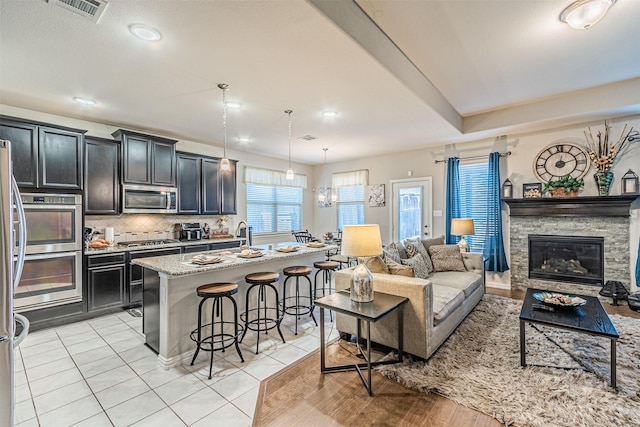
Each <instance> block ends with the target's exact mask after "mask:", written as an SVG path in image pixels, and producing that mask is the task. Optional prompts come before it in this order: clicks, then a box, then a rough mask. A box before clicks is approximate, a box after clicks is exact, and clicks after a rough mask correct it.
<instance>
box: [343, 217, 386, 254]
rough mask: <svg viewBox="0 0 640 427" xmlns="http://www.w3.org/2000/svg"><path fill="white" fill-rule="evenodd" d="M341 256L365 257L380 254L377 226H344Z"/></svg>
mask: <svg viewBox="0 0 640 427" xmlns="http://www.w3.org/2000/svg"><path fill="white" fill-rule="evenodd" d="M341 253H342V255H346V256H352V257H367V256H376V255H381V254H382V238H381V237H380V226H379V225H378V224H363V225H345V226H344V227H343V228H342V250H341Z"/></svg>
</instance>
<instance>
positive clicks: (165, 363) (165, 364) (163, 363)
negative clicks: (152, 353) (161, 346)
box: [158, 351, 193, 369]
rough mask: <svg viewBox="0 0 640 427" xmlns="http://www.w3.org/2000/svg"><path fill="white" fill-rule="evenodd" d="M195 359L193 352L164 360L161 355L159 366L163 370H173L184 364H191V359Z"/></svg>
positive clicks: (159, 356)
mask: <svg viewBox="0 0 640 427" xmlns="http://www.w3.org/2000/svg"><path fill="white" fill-rule="evenodd" d="M192 357H193V351H190V352H187V353H182V354H179V355H177V356H173V357H170V358H168V359H167V358H164V357H162V356H161V355H158V366H159V367H161V368H163V369H171V368H175V367H176V366H180V365H183V364H184V363H183V362H187V363H190V361H191V358H192Z"/></svg>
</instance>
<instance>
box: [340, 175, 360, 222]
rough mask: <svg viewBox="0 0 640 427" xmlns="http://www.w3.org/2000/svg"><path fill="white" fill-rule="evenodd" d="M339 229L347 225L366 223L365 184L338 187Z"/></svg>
mask: <svg viewBox="0 0 640 427" xmlns="http://www.w3.org/2000/svg"><path fill="white" fill-rule="evenodd" d="M336 191H337V195H338V200H337V209H336V211H337V215H338V221H337V222H338V230H342V227H343V226H345V225H357V224H364V185H352V186H347V187H345V186H342V187H340V186H339V187H337V188H336Z"/></svg>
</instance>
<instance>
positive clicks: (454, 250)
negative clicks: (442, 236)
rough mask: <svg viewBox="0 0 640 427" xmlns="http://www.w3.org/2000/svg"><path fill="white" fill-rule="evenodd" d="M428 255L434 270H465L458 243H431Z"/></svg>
mask: <svg viewBox="0 0 640 427" xmlns="http://www.w3.org/2000/svg"><path fill="white" fill-rule="evenodd" d="M429 255H431V262H433V268H434V269H435V271H467V269H466V268H464V261H462V254H461V253H460V247H459V246H458V245H433V246H431V247H430V248H429Z"/></svg>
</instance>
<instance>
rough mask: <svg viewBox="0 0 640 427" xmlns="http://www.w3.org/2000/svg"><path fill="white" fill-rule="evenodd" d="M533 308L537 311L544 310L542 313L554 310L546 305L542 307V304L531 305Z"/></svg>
mask: <svg viewBox="0 0 640 427" xmlns="http://www.w3.org/2000/svg"><path fill="white" fill-rule="evenodd" d="M531 306H532V307H533V308H536V309H538V310H544V311H555V309H554V308H553V307H549V306H548V305H543V304H532V305H531Z"/></svg>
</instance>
